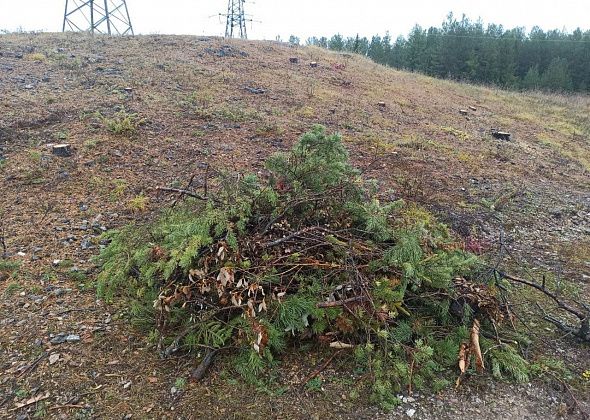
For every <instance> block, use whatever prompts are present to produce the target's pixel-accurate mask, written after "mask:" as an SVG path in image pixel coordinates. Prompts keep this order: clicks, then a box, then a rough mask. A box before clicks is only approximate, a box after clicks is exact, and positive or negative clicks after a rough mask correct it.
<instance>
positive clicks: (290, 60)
mask: <svg viewBox="0 0 590 420" xmlns="http://www.w3.org/2000/svg"><path fill="white" fill-rule="evenodd" d="M289 63H291V64H297V63H299V59H298V58H297V57H291V58H289Z"/></svg>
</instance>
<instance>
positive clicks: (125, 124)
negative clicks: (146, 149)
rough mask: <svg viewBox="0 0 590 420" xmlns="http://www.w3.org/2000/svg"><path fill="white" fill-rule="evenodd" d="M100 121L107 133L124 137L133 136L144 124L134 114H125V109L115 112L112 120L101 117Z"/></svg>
mask: <svg viewBox="0 0 590 420" xmlns="http://www.w3.org/2000/svg"><path fill="white" fill-rule="evenodd" d="M102 121H103V124H104V126H105V127H106V128H107V130H108V131H110V132H111V133H113V134H116V135H124V136H132V135H134V134H135V133H137V130H138V129H139V127H140V125H141V124H143V123H144V120H143V119H141V118H139V116H138V115H137V114H136V113H131V112H127V111H126V110H125V109H122V110H121V111H119V112H117V113H116V114H115V115H114V116H113V117H112V118H108V117H102Z"/></svg>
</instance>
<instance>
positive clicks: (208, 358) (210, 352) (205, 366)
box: [191, 349, 222, 382]
mask: <svg viewBox="0 0 590 420" xmlns="http://www.w3.org/2000/svg"><path fill="white" fill-rule="evenodd" d="M220 350H222V349H207V352H206V353H205V356H204V357H203V360H201V363H199V366H197V367H196V368H195V369H194V370H193V371H192V372H191V378H192V379H194V380H195V381H197V382H198V381H200V380H202V379H203V378H204V377H205V375H206V374H207V371H208V370H209V368H210V367H211V364H212V363H213V359H214V358H215V356H217V353H219V351H220Z"/></svg>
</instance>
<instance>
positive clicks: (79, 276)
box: [68, 271, 88, 283]
mask: <svg viewBox="0 0 590 420" xmlns="http://www.w3.org/2000/svg"><path fill="white" fill-rule="evenodd" d="M68 277H69V278H70V279H71V280H74V281H76V282H79V283H82V282H85V281H86V280H88V276H86V274H85V273H83V272H82V271H69V272H68Z"/></svg>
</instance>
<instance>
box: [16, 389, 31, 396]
mask: <svg viewBox="0 0 590 420" xmlns="http://www.w3.org/2000/svg"><path fill="white" fill-rule="evenodd" d="M14 395H15V396H16V397H17V398H25V397H26V396H27V395H29V392H28V391H27V390H26V389H23V388H19V389H17V390H16V391H15V392H14Z"/></svg>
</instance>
